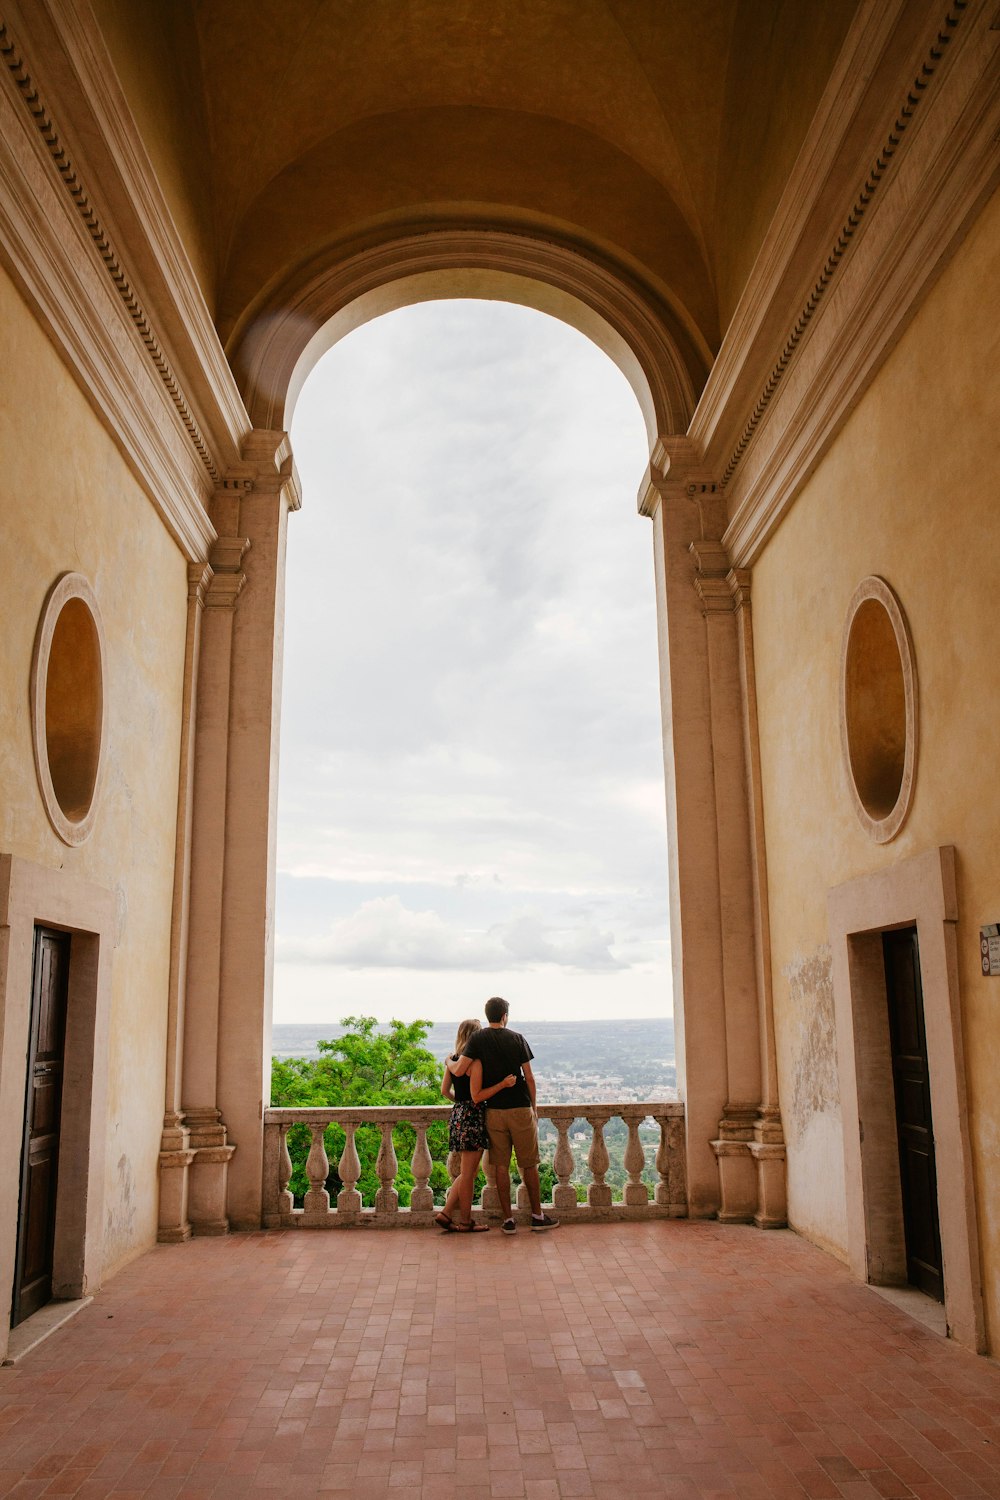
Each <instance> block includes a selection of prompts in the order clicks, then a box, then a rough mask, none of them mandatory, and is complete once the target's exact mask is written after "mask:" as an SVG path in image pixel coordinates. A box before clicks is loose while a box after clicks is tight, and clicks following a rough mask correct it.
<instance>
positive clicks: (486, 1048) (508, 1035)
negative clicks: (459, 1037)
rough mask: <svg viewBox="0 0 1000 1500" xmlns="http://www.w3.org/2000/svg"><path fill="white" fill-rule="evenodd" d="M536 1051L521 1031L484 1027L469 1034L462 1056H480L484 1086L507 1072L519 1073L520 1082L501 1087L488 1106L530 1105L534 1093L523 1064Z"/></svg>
mask: <svg viewBox="0 0 1000 1500" xmlns="http://www.w3.org/2000/svg"><path fill="white" fill-rule="evenodd" d="M534 1055H535V1054H534V1053H533V1052H532V1050H531V1048H530V1047H529V1046H528V1044H527V1042H526V1041H525V1040H524V1037H523V1036H522V1035H521V1033H520V1032H519V1031H508V1030H507V1028H506V1026H482V1027H480V1029H479V1030H478V1031H474V1032H473V1033H472V1035H471V1036H470V1037H469V1040H468V1042H467V1043H466V1045H465V1050H464V1051H463V1053H462V1056H463V1057H471V1058H473V1059H475V1058H477V1057H478V1059H479V1061H480V1062H481V1063H482V1065H483V1088H485V1089H491V1088H492V1087H493V1085H494V1084H495V1083H499V1082H500V1080H501V1079H502V1078H506V1077H507V1074H508V1073H516V1074H517V1082H516V1083H515V1085H514V1087H513V1088H511V1089H501V1090H500V1092H499V1094H494V1095H493V1098H492V1099H487V1101H486V1108H487V1109H524V1108H525V1107H527V1108H529V1109H530V1108H531V1095H530V1094H529V1093H528V1085H527V1083H526V1082H525V1078H524V1074H523V1073H522V1072H521V1065H522V1063H526V1062H530V1061H531V1059H532V1058H533V1057H534Z"/></svg>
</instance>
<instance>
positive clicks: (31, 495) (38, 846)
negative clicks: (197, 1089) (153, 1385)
mask: <svg viewBox="0 0 1000 1500" xmlns="http://www.w3.org/2000/svg"><path fill="white" fill-rule="evenodd" d="M0 326H2V327H3V330H4V356H5V357H4V359H3V361H2V362H0V451H2V452H3V455H4V465H3V481H2V498H0V596H2V598H3V601H4V610H3V618H4V641H3V651H2V652H0V702H2V703H3V707H4V712H3V715H2V717H0V785H2V787H3V793H4V794H3V798H2V801H0V849H2V850H3V851H5V852H10V853H13V854H15V855H18V856H20V857H22V858H24V859H26V860H31V861H33V862H35V863H36V864H40V865H43V866H47V867H49V868H52V869H60V868H62V869H66V870H70V871H73V872H75V873H76V874H78V875H79V876H80V877H81V878H83V879H86V880H88V881H91V882H93V883H94V884H96V885H99V886H102V887H104V888H105V889H107V890H109V891H112V892H114V893H115V897H116V900H117V906H118V919H119V920H118V929H119V939H120V940H119V944H118V946H117V948H116V950H115V952H114V954H113V982H112V1014H111V1033H110V1035H111V1040H110V1056H109V1089H108V1156H107V1184H106V1201H105V1214H104V1222H105V1264H106V1270H111V1269H114V1267H115V1266H116V1265H118V1264H120V1263H121V1262H122V1261H124V1260H125V1259H127V1258H128V1257H129V1256H131V1255H133V1254H135V1253H136V1252H137V1251H138V1250H140V1249H143V1248H145V1247H146V1246H148V1245H149V1244H150V1243H152V1242H153V1241H154V1240H155V1235H156V1209H157V1203H156V1185H157V1152H158V1149H159V1137H160V1130H161V1127H162V1120H163V1089H164V1058H165V1036H166V1004H167V974H168V961H169V946H168V945H169V932H170V909H171V890H172V880H173V853H174V834H175V818H176V807H177V768H178V753H179V742H180V706H181V674H182V668H183V654H184V630H185V610H186V593H187V588H186V572H185V562H184V559H183V558H182V557H181V555H180V553H179V552H178V551H177V548H176V546H175V545H174V543H173V542H172V541H171V540H170V538H169V537H168V536H167V533H166V531H165V530H164V528H163V526H162V523H161V522H160V521H159V519H158V518H157V516H156V514H155V512H154V510H153V507H152V505H151V504H150V502H149V501H148V499H147V498H146V496H145V495H144V494H143V492H142V491H141V490H140V488H139V486H138V484H137V483H136V481H135V480H134V478H133V477H132V475H131V473H130V471H129V470H128V468H127V467H126V465H125V463H124V461H123V460H122V458H121V456H120V455H119V453H118V450H117V449H116V447H115V446H114V444H113V442H112V440H111V438H110V437H109V436H108V434H107V433H106V432H105V430H104V428H103V427H102V426H101V425H100V423H99V422H98V420H97V418H96V416H95V415H94V414H93V412H92V410H91V408H90V407H89V405H88V404H87V402H86V400H85V399H84V397H83V395H82V393H81V392H80V390H79V388H78V386H77V385H76V383H75V381H74V380H73V378H72V376H71V375H70V374H69V372H68V371H67V370H66V368H65V367H64V365H63V364H62V362H61V360H60V359H59V357H58V355H57V354H56V352H55V350H54V349H53V348H52V346H51V345H50V344H49V342H48V340H47V339H46V337H45V335H44V334H43V333H42V331H41V330H40V329H39V327H38V325H37V324H36V323H35V321H34V319H33V317H32V314H31V312H30V310H29V308H28V307H27V306H26V305H25V303H24V302H23V301H22V300H21V297H20V296H19V294H18V292H17V290H16V288H15V287H14V286H13V284H12V283H11V281H10V280H9V279H8V277H7V276H6V275H4V274H2V273H0ZM64 572H79V573H83V574H84V575H85V576H86V577H87V578H88V579H89V581H90V583H91V585H92V587H93V589H94V591H95V593H96V595H97V599H98V602H99V605H100V609H101V614H102V618H103V624H104V631H105V636H106V641H107V658H106V662H105V672H106V678H105V692H106V695H107V699H108V703H109V713H108V732H107V741H106V745H105V752H104V773H103V784H102V787H101V790H100V793H99V795H100V808H99V813H98V817H97V821H96V826H95V828H94V831H93V834H92V835H91V837H90V839H89V841H88V842H87V843H85V844H83V845H82V846H81V847H80V848H77V849H71V848H68V847H67V846H66V845H65V844H63V843H62V842H61V841H60V840H59V839H58V838H57V837H56V835H55V833H54V832H53V831H52V828H51V827H50V825H49V822H48V819H47V817H46V815H45V810H44V807H43V804H42V800H41V796H40V794H39V791H38V784H37V781H36V777H35V769H34V761H33V754H32V743H31V728H30V718H29V696H28V694H29V673H30V667H31V658H32V647H33V643H34V635H35V629H36V625H37V622H38V618H39V613H40V611H41V608H42V605H43V602H44V599H45V597H46V594H47V592H48V590H49V588H50V586H51V584H52V583H53V581H54V580H55V579H56V578H57V577H58V575H59V574H61V573H64Z"/></svg>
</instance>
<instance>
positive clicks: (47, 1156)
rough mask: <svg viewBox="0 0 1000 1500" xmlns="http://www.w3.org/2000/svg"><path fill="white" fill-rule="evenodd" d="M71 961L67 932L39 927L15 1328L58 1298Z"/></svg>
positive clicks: (13, 1306)
mask: <svg viewBox="0 0 1000 1500" xmlns="http://www.w3.org/2000/svg"><path fill="white" fill-rule="evenodd" d="M69 957H70V937H69V934H68V933H65V932H54V931H49V930H48V929H46V928H42V927H36V928H35V952H34V964H33V967H32V983H31V1023H30V1027H29V1033H28V1058H27V1079H26V1089H25V1103H24V1138H23V1141H22V1147H21V1198H20V1204H19V1209H18V1226H17V1261H16V1265H15V1271H14V1288H13V1298H12V1303H11V1323H12V1324H17V1323H21V1322H23V1321H24V1319H25V1318H27V1317H30V1315H31V1314H32V1313H33V1312H37V1310H38V1308H40V1307H42V1306H43V1305H44V1304H45V1303H46V1302H48V1301H49V1299H50V1297H51V1295H52V1252H53V1246H54V1243H55V1212H56V1181H57V1176H58V1166H59V1125H60V1116H61V1112H62V1077H63V1048H64V1042H65V1035H66V999H67V992H68V986H69Z"/></svg>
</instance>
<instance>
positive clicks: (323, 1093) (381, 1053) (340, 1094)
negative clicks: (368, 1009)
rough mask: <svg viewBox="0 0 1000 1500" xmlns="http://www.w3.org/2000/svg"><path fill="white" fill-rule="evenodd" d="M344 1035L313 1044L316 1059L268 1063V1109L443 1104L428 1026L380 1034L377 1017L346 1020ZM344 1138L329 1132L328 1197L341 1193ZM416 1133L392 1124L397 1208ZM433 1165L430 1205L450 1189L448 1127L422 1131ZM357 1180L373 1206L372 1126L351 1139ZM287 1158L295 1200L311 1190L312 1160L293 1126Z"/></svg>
mask: <svg viewBox="0 0 1000 1500" xmlns="http://www.w3.org/2000/svg"><path fill="white" fill-rule="evenodd" d="M340 1024H341V1025H342V1026H343V1027H344V1034H343V1036H339V1037H336V1038H334V1039H333V1040H332V1041H321V1042H319V1043H318V1047H319V1054H320V1055H319V1057H317V1058H307V1057H289V1058H277V1057H275V1058H272V1060H271V1103H272V1105H273V1106H274V1107H275V1108H284V1109H301V1108H309V1107H312V1108H314V1109H316V1108H319V1109H344V1108H348V1107H350V1106H351V1105H380V1104H381V1105H389V1104H439V1103H441V1102H442V1101H441V1083H440V1065H439V1064H438V1062H437V1060H436V1058H435V1057H434V1054H433V1053H432V1052H430V1051H428V1049H427V1048H426V1047H424V1046H423V1045H422V1043H423V1042H424V1040H425V1038H426V1036H427V1032H428V1029H429V1027H430V1025H431V1023H430V1021H410V1022H405V1021H390V1023H389V1029H388V1031H380V1030H379V1027H378V1022H377V1021H376V1019H375V1017H374V1016H345V1017H344V1018H343V1019H342V1021H341V1023H340ZM344 1139H345V1137H344V1132H343V1130H341V1128H340V1127H339V1126H338V1125H330V1126H328V1127H327V1130H326V1134H325V1142H326V1154H327V1156H328V1157H329V1159H330V1163H331V1167H330V1175H329V1177H328V1178H327V1189H328V1191H329V1192H330V1194H331V1197H332V1196H333V1195H334V1194H335V1193H338V1192H339V1191H340V1189H341V1187H342V1186H343V1183H342V1182H341V1180H340V1177H339V1176H338V1175H337V1163H338V1162H339V1161H340V1156H341V1152H342V1151H343V1149H344ZM415 1141H416V1132H415V1131H414V1130H413V1129H412V1127H410V1126H409V1125H397V1126H396V1127H395V1129H394V1130H393V1142H394V1145H395V1148H396V1155H397V1157H398V1158H399V1172H398V1174H397V1177H396V1187H397V1189H398V1191H399V1200H400V1202H401V1203H402V1204H409V1201H410V1192H411V1190H412V1188H413V1174H412V1173H411V1171H410V1158H411V1157H412V1155H413V1147H414V1143H415ZM427 1142H428V1145H429V1147H430V1152H431V1157H432V1159H433V1161H434V1166H433V1169H432V1172H431V1187H432V1188H433V1189H434V1195H435V1198H437V1199H438V1200H439V1201H440V1200H442V1199H443V1198H444V1194H445V1193H446V1192H447V1189H448V1187H449V1186H450V1183H451V1178H450V1177H449V1176H448V1171H447V1168H446V1167H445V1165H444V1162H445V1159H446V1158H447V1155H448V1126H447V1123H446V1122H443V1121H442V1122H441V1123H440V1124H437V1123H435V1124H433V1125H431V1126H430V1128H429V1129H428V1132H427ZM355 1143H356V1145H357V1150H358V1157H359V1159H360V1161H361V1178H360V1180H359V1182H358V1190H359V1191H360V1193H361V1196H362V1201H363V1202H364V1203H365V1205H366V1206H368V1207H370V1206H371V1205H372V1204H373V1203H374V1202H375V1194H376V1192H377V1191H378V1187H379V1182H378V1178H377V1176H376V1174H375V1162H376V1158H377V1157H378V1151H379V1145H380V1134H379V1131H378V1129H377V1128H376V1127H375V1126H373V1125H366V1126H362V1127H361V1129H360V1130H358V1132H357V1134H356V1135H355ZM288 1152H289V1155H290V1156H291V1158H292V1180H291V1183H290V1184H289V1186H290V1187H291V1190H292V1192H293V1193H294V1194H295V1196H296V1198H297V1199H301V1197H302V1195H303V1194H304V1193H305V1192H306V1191H307V1189H308V1187H309V1179H308V1178H307V1177H306V1172H305V1164H306V1157H307V1156H308V1154H309V1131H308V1129H307V1128H306V1127H305V1126H304V1125H294V1126H293V1127H292V1129H291V1130H290V1131H289V1132H288Z"/></svg>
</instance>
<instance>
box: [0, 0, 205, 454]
mask: <svg viewBox="0 0 1000 1500" xmlns="http://www.w3.org/2000/svg"><path fill="white" fill-rule="evenodd" d="M0 57H2V59H3V63H4V66H5V67H6V68H7V70H8V72H9V73H10V75H11V77H12V78H13V80H14V83H15V84H16V86H17V89H18V92H19V94H20V96H21V98H22V100H23V101H24V105H25V108H26V109H27V111H28V114H29V115H30V117H31V119H32V122H33V123H34V126H35V128H36V129H37V131H38V133H39V135H40V136H41V138H42V140H43V141H44V143H45V148H46V150H47V151H48V153H49V156H50V157H51V159H52V163H53V165H54V166H55V169H56V171H57V172H58V173H59V175H60V177H61V178H62V181H63V184H64V186H65V188H66V191H67V193H68V194H69V197H70V200H71V202H72V204H73V206H74V208H75V209H76V212H77V213H78V214H79V216H80V218H81V220H82V221H83V223H84V225H85V226H86V229H87V233H88V234H89V235H90V237H91V239H92V240H93V242H94V247H95V249H96V250H97V253H98V255H99V256H100V258H101V260H102V261H103V263H104V267H105V269H106V271H107V273H108V276H109V277H110V279H111V283H112V285H113V286H114V288H115V291H116V292H117V294H118V296H119V297H120V298H121V300H122V302H123V304H124V306H125V308H126V310H127V312H128V315H129V317H130V318H131V320H132V323H133V325H134V327H135V331H136V333H137V334H138V335H139V338H140V339H141V341H142V343H143V345H144V347H145V349H146V352H147V354H148V355H149V358H150V359H151V360H152V363H153V367H154V368H155V370H156V372H157V374H158V376H159V377H160V380H161V381H162V383H163V386H164V389H165V390H166V392H167V395H168V396H169V397H170V400H171V401H172V402H173V405H174V408H175V410H176V412H177V415H178V416H179V417H180V419H181V423H182V425H183V426H184V428H185V430H186V432H187V435H188V437H189V438H190V440H191V443H192V445H193V447H194V449H195V451H196V453H197V454H198V457H199V458H200V460H201V462H202V464H203V465H204V467H205V469H206V471H207V472H208V474H209V475H210V476H211V478H212V479H214V480H215V481H216V482H218V479H219V471H218V468H217V467H216V464H215V460H214V458H213V457H212V454H211V453H210V452H209V449H208V445H207V444H206V442H205V439H204V437H203V436H202V433H201V429H200V427H199V426H198V423H197V422H196V421H195V418H194V416H193V414H192V412H191V408H190V406H189V405H188V402H187V401H186V399H185V397H184V393H183V392H182V390H181V388H180V384H179V382H178V380H177V377H176V375H175V374H174V371H173V370H172V368H171V366H170V362H169V360H168V359H167V357H166V355H165V353H164V352H163V348H162V345H161V344H160V341H159V339H158V338H157V336H156V334H155V333H154V331H153V328H152V326H151V324H150V320H149V317H148V316H147V313H146V311H145V308H144V307H143V305H142V303H141V302H140V300H139V297H138V295H137V293H136V291H135V288H134V287H133V285H132V282H131V280H130V279H129V276H128V274H127V272H126V271H125V269H124V267H123V265H122V260H121V257H120V255H119V254H118V251H117V250H116V249H115V247H114V246H113V245H112V243H111V239H110V236H109V235H108V232H107V230H106V229H105V227H104V225H103V223H102V222H101V219H100V216H99V215H98V213H97V210H96V209H95V207H94V204H93V201H92V199H91V196H90V194H89V192H88V191H87V188H86V187H85V186H84V184H83V183H82V182H81V180H80V176H79V173H78V172H77V170H76V167H75V166H74V164H73V161H72V159H71V158H70V155H69V153H68V151H67V149H66V146H65V144H64V143H63V140H62V138H61V136H60V134H59V131H58V130H57V128H56V126H55V124H54V123H53V120H52V117H51V114H50V112H49V110H48V109H47V108H46V106H45V103H44V101H43V100H42V99H41V97H40V95H39V92H38V89H37V87H36V86H35V83H34V81H33V80H32V77H31V74H30V73H29V72H28V69H27V66H26V64H25V62H24V59H23V56H22V54H21V52H20V50H19V48H18V47H17V46H16V45H15V43H14V40H13V38H12V36H11V34H10V30H9V28H8V26H7V24H6V23H5V22H3V21H0Z"/></svg>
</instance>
